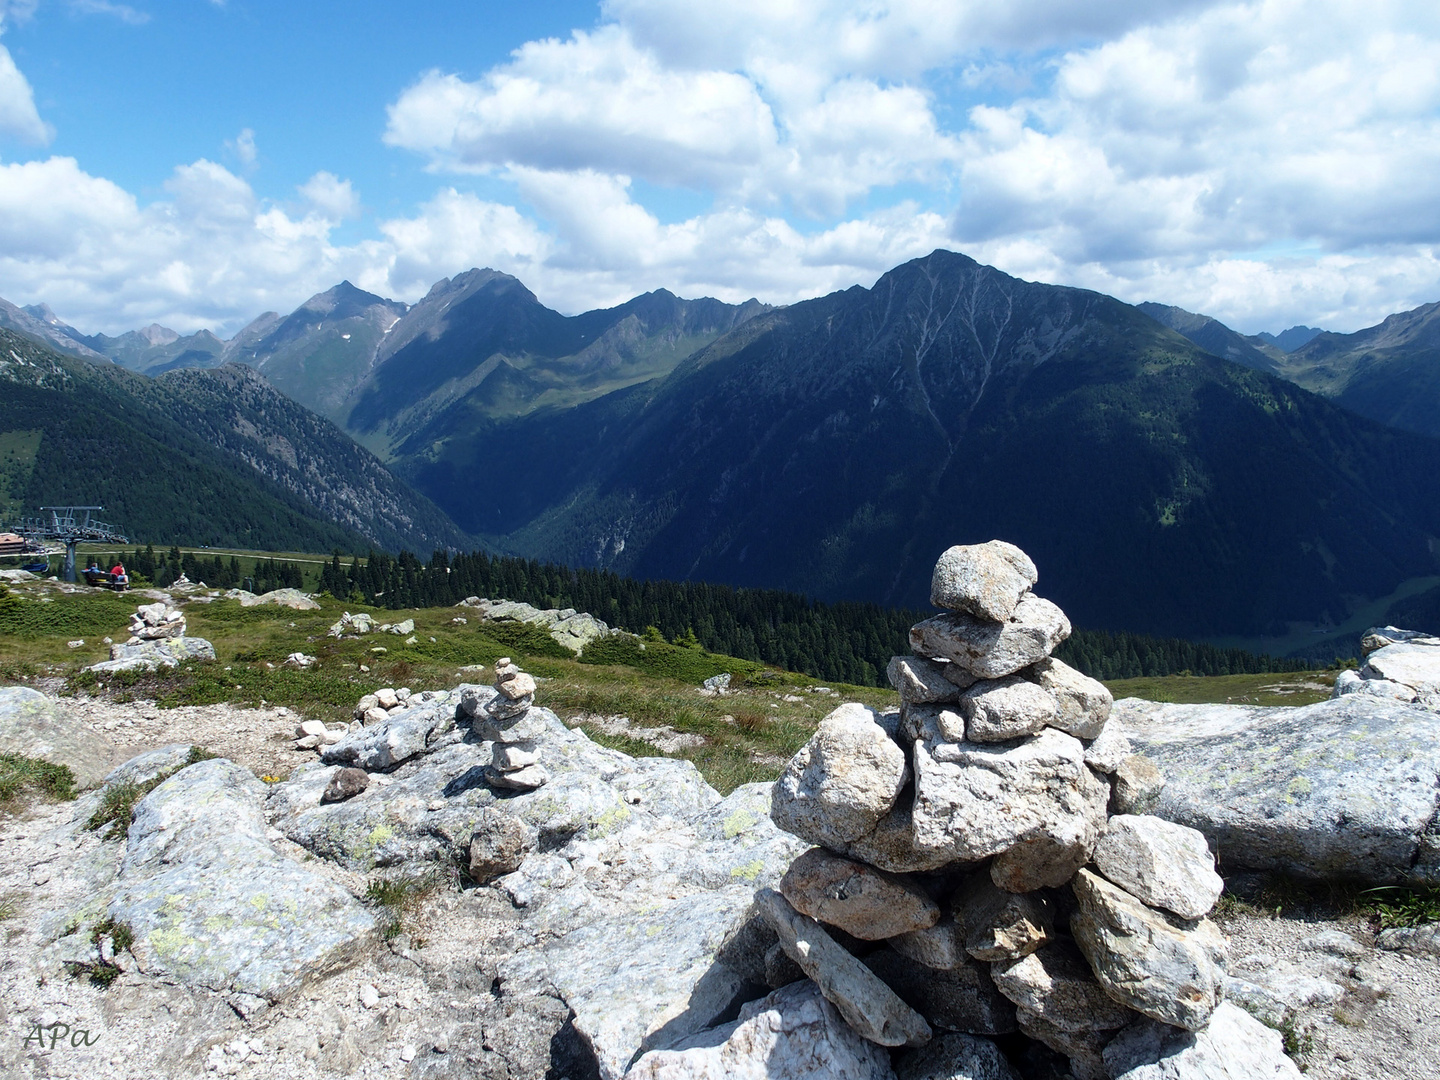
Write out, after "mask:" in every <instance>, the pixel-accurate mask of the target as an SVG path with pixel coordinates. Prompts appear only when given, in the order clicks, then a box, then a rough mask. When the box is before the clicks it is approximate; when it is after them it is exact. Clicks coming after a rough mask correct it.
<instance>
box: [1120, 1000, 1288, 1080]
mask: <svg viewBox="0 0 1440 1080" xmlns="http://www.w3.org/2000/svg"><path fill="white" fill-rule="evenodd" d="M1104 1058H1105V1066H1106V1068H1107V1069H1109V1071H1110V1075H1111V1076H1112V1077H1113V1078H1114V1080H1300V1070H1299V1069H1297V1068H1296V1067H1295V1063H1294V1062H1293V1061H1291V1060H1290V1059H1289V1058H1288V1057H1286V1056H1285V1048H1284V1044H1283V1040H1282V1039H1281V1036H1280V1033H1279V1032H1278V1031H1275V1030H1273V1029H1271V1028H1268V1027H1266V1026H1265V1025H1264V1024H1262V1023H1261V1022H1260V1021H1259V1020H1256V1019H1255V1018H1254V1017H1253V1016H1250V1015H1249V1014H1248V1013H1246V1012H1245V1011H1244V1010H1243V1009H1240V1008H1237V1007H1236V1006H1234V1005H1231V1004H1230V1003H1229V1002H1222V1003H1221V1004H1220V1006H1219V1007H1218V1008H1217V1009H1216V1010H1215V1012H1214V1015H1213V1016H1211V1018H1210V1024H1209V1026H1208V1027H1207V1028H1206V1029H1205V1030H1203V1031H1199V1032H1193V1033H1192V1032H1189V1031H1183V1030H1177V1029H1176V1028H1173V1027H1169V1026H1167V1025H1165V1024H1156V1023H1153V1022H1147V1021H1141V1022H1139V1023H1136V1024H1133V1025H1131V1026H1130V1027H1127V1028H1125V1029H1123V1030H1122V1031H1121V1032H1120V1033H1119V1034H1118V1035H1116V1036H1115V1038H1114V1039H1112V1040H1111V1041H1110V1043H1109V1045H1107V1046H1106V1047H1105V1050H1104Z"/></svg>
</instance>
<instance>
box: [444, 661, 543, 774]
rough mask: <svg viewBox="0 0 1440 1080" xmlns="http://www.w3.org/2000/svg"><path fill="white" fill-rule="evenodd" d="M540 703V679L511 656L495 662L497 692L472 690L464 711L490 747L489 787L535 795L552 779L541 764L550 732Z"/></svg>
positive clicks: (463, 703) (480, 688) (462, 705)
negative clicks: (535, 708) (542, 741)
mask: <svg viewBox="0 0 1440 1080" xmlns="http://www.w3.org/2000/svg"><path fill="white" fill-rule="evenodd" d="M534 704H535V679H534V677H533V676H531V675H527V674H526V673H525V672H523V671H521V670H520V668H519V666H518V665H516V664H515V662H514V661H512V660H511V659H510V657H508V656H504V657H501V658H500V659H499V660H498V661H496V663H495V685H494V687H493V688H492V687H486V686H477V687H469V688H467V689H466V691H465V693H464V694H463V695H462V696H461V698H460V708H461V709H462V710H463V711H464V712H465V713H466V714H467V715H469V716H470V717H471V718H472V719H473V721H474V724H473V729H474V731H475V732H476V734H477V735H478V736H479V737H480V738H481V739H484V740H488V741H489V742H490V743H491V748H490V764H489V765H487V766H486V767H485V782H486V783H487V784H489V785H490V786H491V787H498V788H508V789H510V790H513V791H533V790H535V789H536V788H538V787H542V786H544V785H545V784H546V783H548V782H549V780H550V774H549V773H548V772H546V771H545V767H544V766H543V765H541V764H540V747H539V743H538V742H537V740H538V739H539V738H540V737H541V736H542V735H544V734H545V732H546V731H547V730H548V729H547V727H546V725H545V723H544V721H543V719H542V718H541V717H540V716H539V715H538V714H532V713H531V711H530V706H532V705H534Z"/></svg>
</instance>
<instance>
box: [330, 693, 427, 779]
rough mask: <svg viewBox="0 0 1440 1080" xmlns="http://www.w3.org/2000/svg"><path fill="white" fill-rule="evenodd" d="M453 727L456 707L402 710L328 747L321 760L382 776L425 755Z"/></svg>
mask: <svg viewBox="0 0 1440 1080" xmlns="http://www.w3.org/2000/svg"><path fill="white" fill-rule="evenodd" d="M453 725H454V706H453V705H448V706H442V705H438V704H437V705H430V706H428V707H427V706H417V707H415V708H409V709H403V710H401V711H399V712H395V713H392V714H387V715H386V717H385V719H384V720H382V721H381V722H380V723H378V724H373V725H370V726H368V727H363V728H361V729H359V730H357V731H354V732H351V733H350V734H349V735H347V736H346V737H345V738H343V739H341V740H340V741H339V742H337V743H335V744H334V745H331V746H327V747H325V749H324V750H322V751H321V753H320V757H321V760H322V761H324V762H325V763H326V764H333V765H353V766H355V767H356V768H360V769H365V770H367V771H370V772H382V771H384V770H386V769H391V768H394V767H395V766H396V765H398V764H400V763H401V762H402V761H406V760H408V759H410V758H412V757H415V756H416V755H417V754H423V753H425V752H426V751H427V750H428V749H429V748H430V746H431V744H432V742H433V741H434V740H435V737H436V736H437V735H438V734H440V733H441V732H443V731H445V730H448V729H449V728H450V727H452V726H453Z"/></svg>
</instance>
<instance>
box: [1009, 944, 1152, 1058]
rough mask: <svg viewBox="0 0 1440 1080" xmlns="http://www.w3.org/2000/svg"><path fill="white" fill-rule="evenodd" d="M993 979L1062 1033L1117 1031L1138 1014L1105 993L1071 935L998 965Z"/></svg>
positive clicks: (1026, 1007) (1034, 1014) (1033, 1013)
mask: <svg viewBox="0 0 1440 1080" xmlns="http://www.w3.org/2000/svg"><path fill="white" fill-rule="evenodd" d="M990 977H991V978H992V979H994V980H995V986H996V988H997V989H999V991H1000V993H1002V994H1004V995H1005V996H1006V997H1007V998H1009V999H1010V1000H1011V1001H1013V1002H1014V1003H1015V1004H1016V1006H1018V1007H1019V1008H1020V1009H1021V1010H1024V1011H1027V1012H1029V1013H1030V1014H1031V1015H1032V1016H1037V1017H1040V1018H1041V1019H1042V1020H1045V1021H1046V1022H1047V1023H1049V1024H1053V1025H1054V1026H1055V1027H1058V1028H1060V1029H1061V1030H1063V1031H1069V1032H1082V1031H1096V1030H1099V1031H1107V1030H1115V1029H1117V1028H1122V1027H1124V1026H1125V1025H1126V1024H1128V1023H1130V1022H1131V1021H1133V1020H1135V1018H1136V1017H1135V1013H1133V1012H1132V1011H1131V1010H1129V1009H1127V1008H1126V1007H1125V1006H1124V1005H1121V1004H1120V1003H1119V1002H1118V1001H1116V1000H1114V999H1113V998H1112V997H1111V996H1110V995H1109V994H1108V993H1106V992H1105V989H1104V987H1102V986H1101V985H1100V984H1099V983H1098V982H1097V981H1096V980H1095V975H1094V973H1093V972H1092V971H1091V970H1090V965H1089V963H1088V962H1087V961H1086V959H1085V957H1084V956H1083V955H1082V954H1081V952H1080V950H1079V948H1077V947H1076V945H1075V943H1074V942H1073V941H1071V940H1069V939H1068V938H1057V939H1056V940H1054V941H1052V942H1050V943H1049V944H1047V945H1046V946H1045V947H1044V948H1043V949H1040V950H1038V951H1036V952H1033V953H1031V954H1030V955H1028V956H1022V957H1020V958H1019V959H1018V960H1006V961H1002V962H1001V963H998V964H995V965H994V966H993V967H992V968H991V969H990ZM1052 1049H1053V1048H1052Z"/></svg>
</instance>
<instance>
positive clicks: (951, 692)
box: [885, 656, 960, 704]
mask: <svg viewBox="0 0 1440 1080" xmlns="http://www.w3.org/2000/svg"><path fill="white" fill-rule="evenodd" d="M948 667H950V665H949V664H940V663H936V662H935V661H934V660H926V659H925V658H924V657H922V656H892V657H891V658H890V665H889V667H887V668H886V669H885V674H886V677H887V678H889V680H890V685H891V686H893V687H894V688H895V692H896V693H897V694H899V695H900V699H901V700H902V701H910V702H914V703H916V704H928V703H931V702H951V701H958V700H959V699H960V688H959V687H958V686H956V685H955V684H954V683H953V682H951V681H950V680H949V679H947V678H946V677H945V669H946V668H948Z"/></svg>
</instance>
